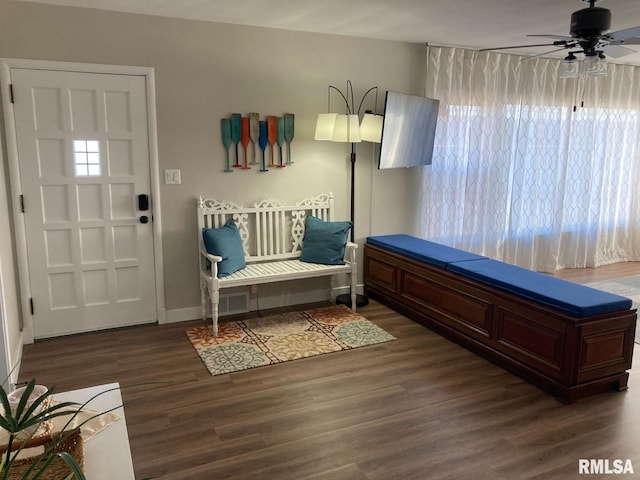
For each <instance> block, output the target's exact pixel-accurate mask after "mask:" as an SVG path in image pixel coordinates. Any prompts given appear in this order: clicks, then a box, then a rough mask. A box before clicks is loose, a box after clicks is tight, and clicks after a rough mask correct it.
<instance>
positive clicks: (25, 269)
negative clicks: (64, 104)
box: [0, 58, 167, 343]
mask: <svg viewBox="0 0 640 480" xmlns="http://www.w3.org/2000/svg"><path fill="white" fill-rule="evenodd" d="M12 68H24V69H32V70H53V71H65V72H74V73H98V74H100V73H102V74H112V75H135V76H143V77H144V78H145V85H146V93H147V98H146V101H147V129H148V135H149V173H150V177H151V178H150V180H151V198H152V202H151V208H152V210H151V213H152V215H153V222H152V224H153V256H154V270H155V293H156V319H157V321H158V323H166V317H167V311H166V307H165V298H164V273H163V272H164V268H163V261H162V221H161V215H160V213H161V209H160V166H159V161H158V131H157V123H156V93H155V72H154V69H153V67H135V66H125V65H101V64H88V63H71V62H54V61H48V60H29V59H15V58H0V87H1V88H2V105H3V116H4V124H5V135H6V145H7V160H8V165H9V176H10V182H9V189H10V192H11V207H12V214H13V232H14V239H15V244H16V252H17V264H18V276H19V281H20V302H21V307H22V325H21V326H22V329H23V341H24V343H33V341H34V329H33V316H32V315H31V279H30V277H29V263H28V262H29V258H28V250H27V235H26V228H25V221H24V213H23V212H22V210H21V204H20V195H21V194H22V183H21V181H20V163H19V159H18V143H17V132H16V126H15V116H14V109H13V104H12V103H11V90H10V85H11V69H12Z"/></svg>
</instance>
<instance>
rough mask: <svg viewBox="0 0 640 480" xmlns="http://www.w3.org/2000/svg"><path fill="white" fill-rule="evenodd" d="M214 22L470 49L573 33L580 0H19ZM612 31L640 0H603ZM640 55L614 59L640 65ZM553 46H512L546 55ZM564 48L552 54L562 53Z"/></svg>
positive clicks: (636, 17)
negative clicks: (535, 35)
mask: <svg viewBox="0 0 640 480" xmlns="http://www.w3.org/2000/svg"><path fill="white" fill-rule="evenodd" d="M18 1H36V2H38V3H49V4H55V5H67V6H76V7H88V8H97V9H103V10H115V11H121V12H130V13H141V14H149V15H160V16H165V17H177V18H185V19H193V20H205V21H211V22H223V23H233V24H242V25H254V26H261V27H271V28H280V29H287V30H297V31H306V32H316V33H329V34H340V35H349V36H356V37H365V38H376V39H384V40H397V41H403V42H413V43H431V44H434V45H448V46H461V47H467V48H491V47H499V46H508V45H524V44H533V43H545V42H546V40H544V39H543V40H542V41H540V40H541V39H535V38H533V39H532V38H527V37H526V35H527V34H554V35H569V23H570V18H571V13H572V12H574V11H576V10H579V9H581V8H586V7H587V6H588V3H584V1H581V0H448V1H445V0H18ZM598 6H599V7H605V8H608V9H609V10H611V12H612V16H613V19H612V23H611V30H612V31H616V30H623V29H626V28H630V27H635V26H636V25H640V1H638V0H602V1H601V2H599V3H598ZM632 48H633V49H634V50H636V51H638V52H639V53H636V54H632V55H628V56H625V57H621V58H618V59H609V60H610V61H613V62H616V63H626V64H633V65H640V45H633V46H632ZM552 49H553V47H535V48H528V49H514V50H508V52H514V53H521V54H527V55H536V54H542V53H544V52H548V51H550V50H552ZM564 55H566V52H565V53H562V52H559V53H556V54H554V55H551V56H564Z"/></svg>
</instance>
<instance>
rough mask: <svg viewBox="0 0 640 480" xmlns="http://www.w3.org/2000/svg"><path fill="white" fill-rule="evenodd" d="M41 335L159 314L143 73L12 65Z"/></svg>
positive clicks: (31, 271) (31, 273) (142, 319)
mask: <svg viewBox="0 0 640 480" xmlns="http://www.w3.org/2000/svg"><path fill="white" fill-rule="evenodd" d="M11 81H12V84H13V89H14V94H15V98H16V103H15V105H14V111H15V122H16V132H17V133H16V135H17V145H18V156H19V163H20V180H21V186H22V191H23V195H24V204H25V230H26V237H27V252H28V257H29V277H30V286H31V292H32V297H33V303H34V316H33V323H34V336H35V337H36V338H42V337H49V336H56V335H64V334H68V333H75V332H84V331H90V330H96V329H104V328H111V327H117V326H123V325H133V324H139V323H146V322H153V321H155V320H156V298H155V272H154V252H153V230H152V229H153V227H152V224H151V223H147V224H142V223H140V221H139V217H140V215H141V212H140V211H139V210H138V202H137V195H139V194H149V193H150V188H151V187H150V172H149V171H150V162H149V140H148V128H147V117H146V115H147V105H146V85H145V79H144V77H143V76H135V75H112V74H94V73H79V72H61V71H47V70H30V69H20V68H12V69H11Z"/></svg>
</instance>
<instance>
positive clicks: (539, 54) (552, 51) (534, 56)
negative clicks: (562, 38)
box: [520, 47, 565, 62]
mask: <svg viewBox="0 0 640 480" xmlns="http://www.w3.org/2000/svg"><path fill="white" fill-rule="evenodd" d="M560 50H565V47H562V48H554V49H553V50H549V51H548V52H542V53H538V54H537V55H532V56H530V57H525V58H523V59H522V60H520V61H521V62H526V61H527V60H533V59H534V58H538V57H542V56H544V55H547V54H549V53H554V52H559V51H560Z"/></svg>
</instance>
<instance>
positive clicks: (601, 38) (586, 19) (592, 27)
mask: <svg viewBox="0 0 640 480" xmlns="http://www.w3.org/2000/svg"><path fill="white" fill-rule="evenodd" d="M582 1H583V2H585V3H588V4H589V7H588V8H583V9H581V10H578V11H577V12H574V13H572V14H571V27H570V28H569V34H570V36H563V35H548V34H542V35H540V34H539V35H527V36H528V37H543V38H552V39H555V40H554V41H553V43H541V44H535V45H515V46H510V47H498V48H483V49H481V51H486V50H507V49H513V48H525V47H544V46H555V47H558V48H556V49H554V50H551V51H549V52H545V53H542V54H540V55H546V54H548V53H553V52H557V51H560V50H564V49H569V50H572V49H575V50H574V51H570V52H569V55H570V56H571V57H573V54H576V53H583V54H584V55H585V56H586V57H600V58H603V59H604V58H605V55H609V56H610V57H613V58H619V57H623V56H625V55H630V54H632V53H636V51H635V50H632V49H630V48H627V47H624V46H622V45H623V44H625V45H640V26H637V27H631V28H626V29H624V30H618V31H617V32H610V33H607V32H609V28H610V27H611V11H610V10H608V9H606V8H602V7H596V6H594V5H595V3H597V2H598V0H582ZM536 56H539V55H536ZM568 58H569V57H568ZM573 58H575V57H573Z"/></svg>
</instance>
